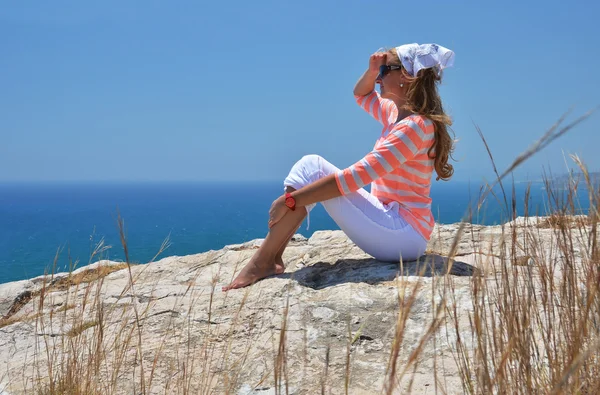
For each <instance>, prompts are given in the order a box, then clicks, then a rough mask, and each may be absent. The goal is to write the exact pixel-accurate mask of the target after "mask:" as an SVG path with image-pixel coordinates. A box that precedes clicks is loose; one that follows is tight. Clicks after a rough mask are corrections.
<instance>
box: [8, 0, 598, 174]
mask: <svg viewBox="0 0 600 395" xmlns="http://www.w3.org/2000/svg"><path fill="white" fill-rule="evenodd" d="M340 4H344V6H343V7H342V6H340ZM599 11H600V6H599V5H598V3H597V2H592V1H588V2H577V3H576V4H575V3H574V2H571V3H566V2H556V1H544V2H537V1H535V2H534V1H530V2H523V3H521V2H516V1H515V2H512V1H505V2H447V1H445V2H433V1H431V2H426V3H418V2H417V3H414V2H413V3H411V2H408V3H407V2H369V1H364V0H363V1H345V2H343V3H341V2H332V1H302V2H289V1H254V2H250V1H230V2H205V1H201V2H200V1H174V2H157V1H145V2H141V1H139V2H133V1H131V2H129V1H128V2H116V1H102V2H81V1H69V2H67V1H53V2H35V3H34V2H7V3H5V4H3V7H2V9H0V51H1V53H0V87H1V89H2V94H0V133H1V137H2V143H1V145H0V180H1V181H38V180H44V181H52V180H61V181H73V180H86V181H96V180H134V181H164V180H168V181H188V180H193V181H207V180H221V181H238V180H244V181H252V180H277V179H283V178H284V177H285V176H286V175H287V172H288V171H289V169H290V167H291V166H292V165H293V164H294V162H295V161H296V160H298V159H299V158H300V157H301V156H302V155H305V154H310V153H316V154H320V155H322V156H323V157H325V158H326V159H327V160H329V161H330V162H332V163H334V164H335V165H336V166H338V167H340V168H343V167H346V166H349V165H351V164H353V163H354V162H355V161H357V160H359V159H361V158H362V156H364V155H365V154H366V153H367V152H368V151H369V150H370V149H371V148H372V146H373V143H374V141H375V139H376V138H377V137H378V136H379V132H380V128H379V125H378V124H377V123H376V122H375V121H373V120H371V119H370V118H369V117H368V115H366V114H365V113H364V112H362V110H361V109H360V108H358V106H357V105H356V104H355V102H354V99H353V96H352V88H353V87H354V84H355V82H356V80H357V79H358V77H359V76H360V75H361V74H362V72H363V71H364V70H365V68H366V67H367V63H368V57H369V55H370V54H371V53H372V52H374V51H376V50H377V49H378V48H380V47H393V46H396V45H400V44H403V43H410V42H417V43H430V42H435V43H438V44H440V45H443V46H446V47H448V48H450V49H452V50H454V51H455V53H456V60H455V67H453V68H450V69H448V70H447V72H446V73H445V78H444V83H443V86H442V87H441V90H440V91H441V94H442V98H443V100H444V103H445V107H446V109H447V111H448V113H449V114H450V115H451V116H452V118H453V120H454V126H453V129H454V131H455V133H456V137H457V138H458V139H459V140H460V141H459V142H458V145H457V148H456V152H455V158H456V159H457V161H456V162H454V163H453V164H454V165H455V170H456V175H455V179H456V180H481V179H483V178H485V179H490V178H491V177H492V175H493V173H492V167H491V164H490V161H489V159H488V157H487V153H486V152H485V149H484V146H483V144H482V142H481V140H480V138H479V137H478V135H477V132H476V129H475V126H474V125H475V124H477V125H479V126H480V127H481V129H482V130H483V132H484V134H485V136H486V138H487V140H488V143H489V145H490V147H491V149H492V152H493V154H494V156H495V159H496V162H497V165H498V167H499V169H504V168H505V167H506V166H508V165H509V164H510V163H511V161H512V160H513V159H514V157H515V156H516V155H517V154H519V153H520V152H521V151H523V150H525V149H526V148H527V147H528V146H529V145H530V144H531V143H532V142H533V141H535V140H536V139H537V138H539V137H540V136H541V135H542V134H543V133H544V132H545V131H546V130H547V129H548V128H549V127H550V126H551V125H552V124H553V123H554V122H555V121H556V120H557V119H558V118H559V116H560V115H561V114H563V113H564V112H565V111H567V110H569V109H572V112H571V115H570V116H569V117H568V120H572V119H574V118H575V117H576V116H578V115H580V114H582V113H584V112H585V111H587V110H589V109H591V108H593V107H595V106H597V105H598V104H600V95H599V93H598V88H599V87H600V77H599V75H598V72H597V68H598V64H599V63H600V51H599V50H598V48H599V44H600V43H599V39H598V37H600V27H599V26H600V24H599V23H598V20H597V16H598V15H599ZM599 132H600V114H596V115H594V116H593V117H592V118H591V119H589V120H588V121H586V122H585V123H583V124H582V125H580V126H578V127H577V128H576V129H575V130H573V131H571V132H570V133H569V134H567V135H566V136H564V137H563V138H561V139H559V140H558V141H556V142H555V143H553V144H552V145H551V146H550V147H548V148H547V149H546V150H545V151H543V152H542V153H540V154H538V155H537V156H535V157H534V158H532V159H531V160H530V161H529V162H528V163H526V164H525V165H523V166H522V167H521V168H519V169H518V170H517V171H516V172H515V178H516V179H517V180H522V179H536V178H539V176H540V174H541V172H542V168H543V167H545V168H550V169H551V170H552V171H553V172H562V171H564V170H565V166H566V165H565V161H564V156H565V155H568V154H573V153H576V154H578V155H580V157H582V158H583V160H584V161H585V162H586V163H587V164H588V166H589V167H590V168H591V169H592V170H600V157H599V156H598V155H597V150H598V147H599V146H600V144H599V143H600V137H599V134H598V133H599ZM568 163H570V161H568Z"/></svg>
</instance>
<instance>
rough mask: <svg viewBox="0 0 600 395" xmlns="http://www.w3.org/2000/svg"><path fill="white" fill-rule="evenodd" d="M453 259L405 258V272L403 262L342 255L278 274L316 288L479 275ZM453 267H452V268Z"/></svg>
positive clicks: (426, 256)
mask: <svg viewBox="0 0 600 395" xmlns="http://www.w3.org/2000/svg"><path fill="white" fill-rule="evenodd" d="M449 262H450V259H449V258H448V257H443V256H441V255H436V254H427V255H424V256H422V257H421V258H419V259H418V260H416V261H410V262H404V265H403V266H404V267H403V272H402V273H401V272H400V264H399V263H391V262H382V261H378V260H376V259H373V258H366V259H340V260H338V261H337V262H336V263H334V264H330V263H327V262H317V263H315V264H314V265H310V266H306V267H303V268H301V269H299V270H297V271H295V272H293V273H284V274H281V275H279V276H277V277H278V278H291V279H293V280H295V281H297V282H298V284H300V285H304V286H306V287H309V288H313V289H322V288H327V287H331V286H334V285H338V284H344V283H367V284H378V283H381V282H384V281H393V280H394V279H395V278H396V276H402V275H404V276H423V277H432V276H441V275H445V274H450V275H453V276H473V275H478V274H479V271H478V269H477V268H475V267H473V266H472V265H469V264H468V263H465V262H460V261H457V260H454V261H453V262H452V265H449ZM448 269H450V270H448Z"/></svg>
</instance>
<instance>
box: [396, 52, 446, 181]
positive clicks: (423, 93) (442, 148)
mask: <svg viewBox="0 0 600 395" xmlns="http://www.w3.org/2000/svg"><path fill="white" fill-rule="evenodd" d="M387 54H388V60H391V62H393V63H397V64H398V65H402V63H401V62H400V58H398V54H397V53H396V51H395V50H393V49H392V50H389V51H388V53H387ZM402 73H404V75H405V77H406V78H407V79H408V81H409V85H408V90H407V92H406V104H405V105H404V109H406V110H408V111H410V112H412V113H415V114H419V115H422V116H424V117H426V118H428V119H430V120H431V121H432V122H433V123H434V125H435V142H434V143H433V145H432V146H431V148H430V149H429V151H428V152H427V154H428V155H429V157H430V158H432V159H434V158H435V162H434V167H435V172H436V173H437V178H436V181H437V180H439V179H442V180H444V181H447V180H449V179H450V178H451V177H452V175H453V174H454V167H453V166H452V165H451V164H450V163H448V159H449V158H451V157H452V152H454V140H453V139H452V138H451V137H450V134H449V133H448V127H449V126H450V125H452V120H451V119H450V117H449V116H448V115H446V113H445V112H444V108H443V107H442V99H441V97H440V95H439V93H438V90H437V84H438V83H440V82H441V80H442V78H441V74H440V75H438V74H437V73H436V71H435V70H434V69H422V70H419V72H418V73H417V76H416V77H412V76H410V75H408V73H407V72H406V70H405V69H404V67H403V68H402Z"/></svg>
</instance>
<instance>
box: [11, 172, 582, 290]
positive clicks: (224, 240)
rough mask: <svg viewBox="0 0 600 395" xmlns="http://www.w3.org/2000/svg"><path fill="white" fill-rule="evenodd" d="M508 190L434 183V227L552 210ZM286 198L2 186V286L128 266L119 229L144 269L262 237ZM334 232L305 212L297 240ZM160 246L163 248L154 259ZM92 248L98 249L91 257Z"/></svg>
mask: <svg viewBox="0 0 600 395" xmlns="http://www.w3.org/2000/svg"><path fill="white" fill-rule="evenodd" d="M504 188H505V193H506V199H505V198H504V196H505V195H504V194H503V192H502V190H501V188H500V187H499V186H497V187H495V188H493V189H492V192H491V193H488V194H487V195H486V198H485V200H483V203H482V204H480V200H481V199H482V191H483V190H485V187H483V186H482V185H481V184H478V183H472V182H466V181H452V180H451V181H448V182H444V181H438V182H436V181H434V182H433V184H432V190H431V197H432V199H433V203H432V211H433V213H434V217H435V220H436V222H438V223H442V224H448V223H455V222H459V221H467V222H472V223H478V224H485V225H494V224H501V223H503V222H506V221H508V220H510V219H511V216H512V215H513V209H512V203H511V200H512V194H513V192H514V195H515V201H516V203H517V204H516V205H515V212H516V215H518V216H522V215H545V214H548V213H549V212H550V211H551V210H553V208H552V207H553V204H551V200H552V199H549V198H548V193H547V191H546V190H545V189H544V185H543V184H542V183H517V184H514V185H513V184H510V183H509V184H508V185H504ZM366 189H367V190H370V188H369V187H367V188H366ZM282 191H283V186H282V184H281V182H280V181H274V182H267V181H262V182H252V183H250V182H228V183H224V182H202V183H201V182H187V183H184V182H180V183H175V182H162V183H156V182H155V183H150V182H148V183H141V182H110V183H109V182H96V183H92V182H78V183H67V182H44V183H22V182H21V183H0V283H5V282H10V281H17V280H23V279H28V278H32V277H36V276H39V275H42V274H46V273H51V272H64V271H68V270H69V269H72V268H76V267H81V266H84V265H87V264H88V263H91V262H94V261H97V260H98V259H110V260H115V261H124V260H125V255H124V252H123V251H124V250H123V246H122V243H121V238H120V233H119V223H120V222H121V223H122V224H123V225H124V234H125V237H126V242H127V247H128V254H129V260H130V261H131V262H135V263H142V264H143V263H147V262H149V261H151V260H153V259H161V258H164V257H166V256H172V255H179V256H181V255H189V254H197V253H201V252H205V251H208V250H218V249H221V248H223V247H224V246H226V245H229V244H238V243H243V242H246V241H249V240H252V239H257V238H264V237H265V236H266V234H267V232H268V226H267V220H268V211H269V208H270V206H271V203H272V202H273V200H275V199H276V198H277V197H278V196H279V195H281V193H282ZM586 199H587V195H586V194H585V193H582V194H581V198H580V199H579V201H578V205H579V207H580V210H581V212H582V213H585V212H587V207H589V202H588V201H587V200H586ZM526 202H527V206H528V208H527V211H526V210H525V205H526V204H525V203H526ZM478 207H479V209H478ZM330 229H339V227H338V226H337V225H336V223H335V222H334V221H333V220H332V219H331V218H330V217H329V216H328V215H327V212H326V211H325V209H324V208H323V206H322V205H320V204H319V205H317V207H316V208H315V209H314V210H313V211H312V212H311V217H310V227H309V228H308V229H307V221H306V220H305V221H304V223H303V224H302V226H301V227H300V229H299V230H298V233H300V234H302V235H304V236H306V237H310V236H311V235H312V234H313V233H314V232H316V231H319V230H330ZM165 241H167V242H166V243H165ZM163 245H168V247H167V248H166V249H165V250H164V251H162V252H160V251H161V246H163ZM95 249H100V250H101V251H102V252H101V253H100V254H96V255H94V256H93V254H92V251H94V250H95ZM159 252H160V254H158V253H159ZM157 254H158V256H157Z"/></svg>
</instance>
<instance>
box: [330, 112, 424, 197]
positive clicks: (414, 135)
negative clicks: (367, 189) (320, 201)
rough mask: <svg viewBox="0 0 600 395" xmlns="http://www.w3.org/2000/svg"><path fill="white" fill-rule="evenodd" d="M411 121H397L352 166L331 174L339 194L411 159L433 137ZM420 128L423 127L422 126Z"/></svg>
mask: <svg viewBox="0 0 600 395" xmlns="http://www.w3.org/2000/svg"><path fill="white" fill-rule="evenodd" d="M421 126H422V125H420V124H419V123H417V122H415V121H414V120H412V119H406V120H403V121H402V122H399V123H398V124H397V125H396V126H395V127H394V129H393V130H392V131H391V132H390V133H389V134H388V136H387V137H386V138H385V140H383V141H382V143H381V144H380V145H379V146H377V147H376V148H374V149H373V150H372V151H371V152H369V153H368V154H367V155H366V156H365V157H364V158H362V159H361V160H359V161H358V162H356V163H355V164H353V165H352V166H350V167H348V168H346V169H344V170H340V171H338V172H337V173H336V174H335V180H336V182H337V186H338V189H339V191H340V193H341V194H342V195H347V194H349V193H352V192H355V191H357V190H359V189H360V188H362V187H364V186H365V185H367V184H370V183H371V182H373V181H375V180H377V179H378V178H380V177H383V176H385V175H386V174H388V173H391V172H392V171H393V170H394V169H395V168H397V167H399V166H400V165H402V164H403V163H405V162H406V161H409V160H411V159H413V158H414V157H415V156H416V155H417V154H418V153H419V151H420V150H421V147H422V146H423V144H424V142H425V141H428V140H430V139H431V138H432V137H433V136H432V135H431V134H426V132H425V130H424V128H423V127H421ZM423 126H424V125H423Z"/></svg>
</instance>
